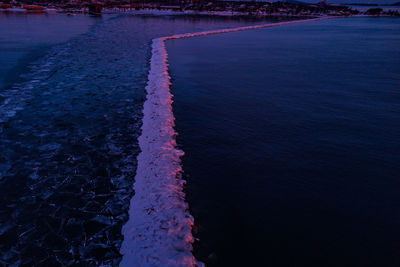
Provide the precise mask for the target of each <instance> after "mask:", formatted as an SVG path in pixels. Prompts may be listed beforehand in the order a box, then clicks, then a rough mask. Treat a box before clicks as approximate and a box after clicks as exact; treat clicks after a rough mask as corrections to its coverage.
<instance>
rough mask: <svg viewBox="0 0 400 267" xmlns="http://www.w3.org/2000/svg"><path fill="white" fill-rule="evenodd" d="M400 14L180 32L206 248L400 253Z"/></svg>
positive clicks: (337, 262) (184, 118) (295, 262)
mask: <svg viewBox="0 0 400 267" xmlns="http://www.w3.org/2000/svg"><path fill="white" fill-rule="evenodd" d="M399 22H400V21H399V20H398V19H391V18H357V19H335V20H329V21H320V22H312V23H305V24H298V25H288V26H284V27H276V28H267V29H261V30H253V31H245V32H235V33H229V34H221V35H212V36H204V37H199V38H191V39H182V40H172V41H168V43H167V49H168V52H169V63H170V73H171V76H172V78H173V85H172V92H173V94H174V101H175V102H174V113H175V117H176V125H177V126H176V127H177V131H178V133H179V136H178V143H179V144H180V145H181V147H182V149H183V150H184V151H185V157H184V164H183V168H184V170H185V174H186V178H187V180H188V186H187V197H188V201H189V206H190V207H191V213H192V215H193V216H194V217H195V220H196V226H197V229H196V233H197V234H196V236H197V237H199V238H200V242H198V243H197V245H196V246H197V248H196V253H195V255H196V256H197V257H198V258H200V259H201V260H203V261H204V262H206V263H208V264H209V265H208V266H399V265H400V254H399V250H400V243H399V240H400V228H399V225H400V195H399V192H398V191H399V190H398V189H399V187H400V180H399V179H400V178H399V177H400V176H399V173H400V165H399V162H400V152H399V151H400V132H399V129H400V91H399V89H400V23H399Z"/></svg>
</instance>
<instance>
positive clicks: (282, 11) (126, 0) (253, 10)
mask: <svg viewBox="0 0 400 267" xmlns="http://www.w3.org/2000/svg"><path fill="white" fill-rule="evenodd" d="M372 7H373V8H371V9H369V10H367V11H366V12H360V11H358V10H356V9H353V8H351V7H349V6H346V5H338V4H331V3H328V2H327V1H321V2H319V3H316V4H309V3H305V2H300V1H278V2H270V1H219V0H214V1H213V0H190V1H179V0H133V1H132V0H115V1H111V0H104V1H83V0H82V1H71V0H21V1H16V0H4V1H3V2H0V10H3V11H8V10H13V9H14V10H15V9H16V8H17V9H18V8H20V9H24V10H27V11H46V10H52V11H57V12H67V13H82V12H83V13H87V12H89V13H92V14H97V15H99V14H101V12H102V11H103V12H131V11H138V10H146V11H151V10H153V11H157V10H163V11H173V12H191V13H202V14H213V15H228V16H229V15H245V16H326V15H327V16H352V15H372V16H378V15H383V16H400V14H399V12H398V11H396V10H388V11H384V10H382V9H380V8H378V7H375V6H373V5H372Z"/></svg>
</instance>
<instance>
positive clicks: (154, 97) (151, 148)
mask: <svg viewBox="0 0 400 267" xmlns="http://www.w3.org/2000/svg"><path fill="white" fill-rule="evenodd" d="M333 18H336V17H324V18H315V19H308V20H296V21H287V22H280V23H270V24H263V25H255V26H245V27H237V28H230V29H220V30H211V31H204V32H197V33H186V34H177V35H171V36H166V37H160V38H156V39H153V41H152V56H151V60H150V71H149V74H148V83H147V86H146V91H147V97H146V100H145V103H144V105H143V125H142V134H141V136H140V137H139V146H140V149H141V152H140V154H139V156H138V158H137V162H138V165H137V172H136V176H135V182H134V192H135V194H134V196H133V197H132V199H131V201H130V207H129V212H128V214H129V219H128V221H127V222H126V224H125V225H124V226H123V228H122V233H123V235H124V240H123V243H122V246H121V249H120V253H121V254H122V255H123V256H122V261H121V263H120V266H171V267H172V266H182V267H183V266H191V267H195V266H204V264H203V263H201V262H199V261H197V259H196V258H195V257H194V256H193V254H192V250H193V247H192V244H193V243H194V237H193V235H192V227H193V225H194V218H193V217H192V216H191V215H190V213H189V206H188V203H187V202H186V200H185V193H184V191H183V187H184V185H185V183H186V181H185V180H183V179H182V166H181V159H180V158H181V157H182V156H183V155H184V152H183V151H181V150H179V149H178V148H177V144H176V139H175V137H176V136H177V134H178V133H177V132H176V131H175V129H174V127H175V123H174V121H175V117H174V114H173V110H172V103H173V100H172V98H173V95H172V93H171V91H170V86H171V82H170V79H171V77H170V76H169V73H168V53H167V50H166V47H165V41H167V40H172V39H181V38H189V37H198V36H204V35H211V34H221V33H228V32H237V31H244V30H252V29H262V28H268V27H275V26H284V25H289V24H297V23H305V22H312V21H320V20H327V19H333Z"/></svg>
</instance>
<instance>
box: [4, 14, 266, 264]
mask: <svg viewBox="0 0 400 267" xmlns="http://www.w3.org/2000/svg"><path fill="white" fill-rule="evenodd" d="M60 16H61V17H58V15H54V16H52V17H48V16H46V15H43V14H42V15H36V16H35V17H29V16H18V15H15V16H8V17H3V15H2V17H1V19H0V21H1V23H2V24H1V25H3V23H4V24H5V25H9V28H8V27H5V28H3V27H0V28H1V30H0V33H1V39H0V47H1V48H2V50H1V53H2V54H1V56H0V59H1V64H0V65H1V66H2V68H1V71H0V74H1V77H0V80H3V81H6V82H5V83H3V85H2V86H0V88H1V89H0V90H1V91H0V151H1V154H0V265H6V266H8V265H14V266H17V265H21V266H65V265H79V266H99V265H102V266H117V265H118V263H119V262H120V259H121V255H120V253H119V248H120V246H121V242H122V239H123V236H122V234H121V228H122V225H123V224H124V223H125V222H126V220H127V219H128V217H127V216H128V215H127V212H128V208H129V207H128V206H129V201H130V198H131V196H132V194H133V193H134V192H133V190H132V184H133V178H134V176H135V171H136V156H137V154H138V153H139V147H138V144H137V138H138V136H139V135H140V126H141V118H142V105H143V102H144V99H145V90H144V87H145V85H146V82H147V73H148V69H149V59H150V53H151V47H150V44H151V40H152V39H153V38H155V37H160V36H166V35H171V34H174V33H185V32H193V31H201V30H207V29H216V28H226V27H235V26H239V25H246V24H254V23H260V22H259V21H258V22H255V21H252V20H240V19H237V20H231V19H224V18H210V17H201V18H200V17H186V16H180V17H168V16H166V17H148V16H147V17H133V16H119V17H115V18H111V19H107V18H103V19H100V20H96V21H95V22H93V21H91V20H90V18H87V17H72V18H70V17H65V16H64V15H60ZM75 19H76V20H75ZM93 23H94V25H93V26H92V27H90V28H89V26H88V25H90V24H93ZM66 29H67V30H66ZM86 31H87V32H86ZM83 32H86V33H85V34H81V35H79V34H80V33H83ZM27 36H28V37H29V38H28V37H27ZM71 37H73V38H72V39H70V38H71ZM55 44H57V45H55ZM37 45H38V46H40V47H39V50H35V49H36V48H37ZM3 48H5V49H3ZM29 51H38V52H37V53H36V52H35V53H34V56H33V57H32V58H30V57H29V56H28V57H26V52H27V53H29ZM20 59H21V60H22V61H21V60H20ZM3 63H4V64H3ZM27 64H28V66H27ZM4 66H6V67H4ZM14 71H15V72H17V73H18V75H14V74H13V73H14ZM9 73H11V74H12V75H14V76H15V77H14V76H13V77H12V78H11V79H9V78H8V75H9Z"/></svg>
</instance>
